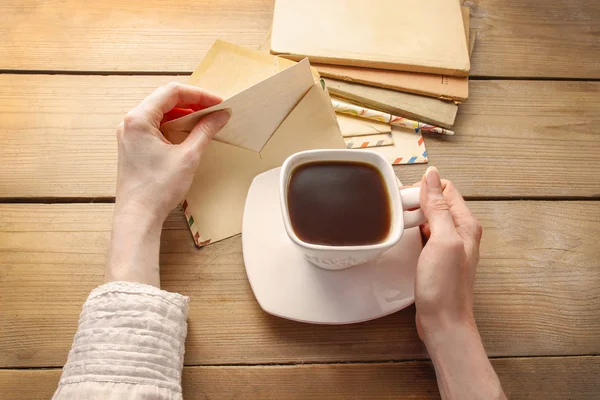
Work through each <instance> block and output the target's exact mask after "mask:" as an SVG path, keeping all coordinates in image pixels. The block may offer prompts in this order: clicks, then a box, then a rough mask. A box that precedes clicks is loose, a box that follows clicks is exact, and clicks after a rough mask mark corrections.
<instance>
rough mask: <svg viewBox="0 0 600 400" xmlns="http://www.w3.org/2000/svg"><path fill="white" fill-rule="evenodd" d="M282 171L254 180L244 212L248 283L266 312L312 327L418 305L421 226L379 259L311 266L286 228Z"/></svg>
mask: <svg viewBox="0 0 600 400" xmlns="http://www.w3.org/2000/svg"><path fill="white" fill-rule="evenodd" d="M279 170H280V168H275V169H272V170H270V171H267V172H264V173H262V174H260V175H258V176H257V177H256V178H254V181H253V182H252V185H251V187H250V190H249V191H248V197H247V199H246V207H245V209H244V219H243V226H242V247H243V253H244V263H245V264H246V273H247V274H248V280H249V281H250V285H251V286H252V290H253V291H254V295H255V296H256V300H258V303H259V304H260V306H261V307H262V309H263V310H265V311H266V312H268V313H269V314H273V315H276V316H278V317H282V318H287V319H291V320H295V321H300V322H308V323H313V324H350V323H354V322H362V321H367V320H371V319H375V318H379V317H383V316H385V315H388V314H391V313H393V312H396V311H398V310H401V309H403V308H405V307H407V306H409V305H411V304H412V303H413V302H414V282H415V270H416V266H417V260H418V258H419V254H420V252H421V249H422V242H421V234H420V232H419V228H412V229H407V230H406V231H405V232H404V235H403V237H402V239H401V240H400V242H399V243H398V244H397V245H396V246H394V247H392V248H391V249H390V250H388V251H386V252H385V253H384V254H383V255H382V256H381V257H379V258H378V259H377V260H374V261H371V262H369V263H367V264H363V265H359V266H355V267H351V268H348V269H344V270H341V271H328V270H324V269H322V268H319V267H317V266H315V265H313V264H311V263H310V262H308V261H307V260H306V259H305V258H304V256H303V255H302V253H301V252H300V250H298V249H297V248H296V247H295V246H294V244H293V243H292V241H291V240H290V239H289V237H288V236H287V234H286V232H285V228H284V227H283V220H282V218H281V210H280V205H279V204H280V203H279Z"/></svg>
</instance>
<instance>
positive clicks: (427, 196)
mask: <svg viewBox="0 0 600 400" xmlns="http://www.w3.org/2000/svg"><path fill="white" fill-rule="evenodd" d="M420 203H421V210H423V213H424V214H425V217H426V218H427V222H428V223H429V228H430V230H431V234H432V235H436V234H439V235H448V234H451V233H454V234H456V228H455V226H454V221H453V220H452V214H451V213H450V206H448V203H447V202H446V199H445V198H444V194H443V192H442V181H441V179H440V175H439V173H438V171H437V169H436V168H435V167H429V168H427V171H426V172H425V175H424V176H423V179H422V181H421V197H420Z"/></svg>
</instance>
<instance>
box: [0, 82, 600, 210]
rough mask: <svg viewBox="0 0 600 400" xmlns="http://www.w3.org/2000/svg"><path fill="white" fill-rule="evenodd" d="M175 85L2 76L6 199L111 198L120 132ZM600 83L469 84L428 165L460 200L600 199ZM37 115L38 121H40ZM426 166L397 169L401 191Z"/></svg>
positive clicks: (431, 146)
mask: <svg viewBox="0 0 600 400" xmlns="http://www.w3.org/2000/svg"><path fill="white" fill-rule="evenodd" d="M186 79H187V77H185V76H179V77H170V76H131V77H126V76H62V75H59V76H56V75H54V76H52V75H0V165H2V169H0V197H5V198H6V197H105V196H113V195H114V187H115V173H116V160H117V159H116V157H117V155H116V141H115V134H114V129H115V127H116V126H117V124H118V123H119V122H120V120H121V119H122V117H123V115H124V114H125V113H126V112H127V111H128V110H129V109H131V108H132V107H134V106H135V105H136V104H137V103H138V102H139V101H140V100H141V99H142V98H143V97H145V96H146V95H147V94H148V93H150V92H151V91H152V90H153V88H155V87H156V86H158V85H161V84H164V83H166V82H168V81H171V80H180V81H185V80H186ZM598 109H600V82H530V81H526V82H524V81H473V82H472V84H471V99H470V100H469V101H468V102H467V103H466V104H464V105H462V106H461V107H460V110H459V114H458V117H457V119H456V124H455V126H454V130H455V131H456V135H455V136H453V137H449V136H439V135H434V134H430V135H426V136H425V143H426V145H427V150H428V152H429V159H430V163H431V165H436V166H437V167H439V169H440V171H441V173H442V174H443V175H444V176H445V177H447V178H449V179H452V180H453V181H454V182H455V183H456V185H457V186H458V187H459V189H460V190H461V191H462V193H463V194H464V195H467V196H470V197H475V196H506V197H522V196H565V197H566V196H584V197H592V196H599V195H600V190H599V189H598V188H599V187H600V132H599V131H598V126H600V113H598ZM31 113H35V115H34V116H32V115H31ZM426 167H427V166H426V165H419V166H417V165H413V166H401V167H397V168H396V171H397V173H398V175H399V176H400V178H401V179H402V180H403V181H404V182H405V183H412V182H415V181H417V180H419V179H420V177H421V175H422V174H423V172H424V171H425V168H426Z"/></svg>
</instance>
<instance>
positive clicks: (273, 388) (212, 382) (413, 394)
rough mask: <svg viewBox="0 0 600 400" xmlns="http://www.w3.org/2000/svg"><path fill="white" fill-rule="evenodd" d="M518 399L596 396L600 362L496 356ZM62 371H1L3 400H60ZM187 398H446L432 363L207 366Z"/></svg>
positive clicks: (186, 372) (193, 379) (188, 387)
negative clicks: (56, 397) (441, 395)
mask: <svg viewBox="0 0 600 400" xmlns="http://www.w3.org/2000/svg"><path fill="white" fill-rule="evenodd" d="M492 365H493V367H494V369H495V370H496V372H497V373H498V376H499V378H500V381H501V382H502V386H503V389H504V391H505V393H506V395H507V397H508V398H509V399H511V400H520V399H523V400H525V399H536V400H537V399H544V400H554V399H556V400H564V399H571V400H579V399H590V400H591V399H596V398H597V397H596V396H597V394H598V393H599V392H600V380H598V379H597V377H598V375H599V374H600V357H598V356H596V357H589V356H588V357H543V358H510V359H494V360H492ZM59 377H60V370H58V369H50V370H10V369H8V370H0V397H1V398H3V399H20V400H42V399H44V400H45V399H49V398H50V397H51V396H52V393H53V392H54V390H56V386H57V384H58V379H59ZM182 386H183V398H184V399H186V400H194V399H198V400H200V399H202V400H210V399H215V400H216V399H218V400H229V399H232V400H233V399H235V400H243V399H274V400H275V399H277V400H278V399H290V400H294V399H308V398H310V399H316V400H318V399H349V398H351V399H374V398H376V399H381V400H384V399H390V400H391V399H423V400H425V399H427V400H429V399H439V393H438V390H437V385H436V382H435V373H434V370H433V366H432V365H431V363H429V362H427V361H408V362H401V363H373V364H330V365H314V364H313V365H289V366H214V367H212V366H199V367H184V369H183V379H182Z"/></svg>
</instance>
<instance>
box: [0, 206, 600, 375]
mask: <svg viewBox="0 0 600 400" xmlns="http://www.w3.org/2000/svg"><path fill="white" fill-rule="evenodd" d="M469 207H470V208H471V209H472V210H473V212H474V213H475V215H477V216H478V217H479V218H480V220H481V223H482V225H483V228H484V236H483V242H482V249H481V256H482V258H481V262H480V265H479V268H478V272H477V282H476V287H475V313H476V318H477V322H478V325H479V328H480V331H481V335H482V337H483V342H484V345H485V346H486V349H487V351H488V353H489V354H490V355H492V356H503V357H506V356H526V355H529V356H531V355H574V354H598V353H600V338H599V337H598V332H599V331H600V318H599V317H598V309H600V247H598V245H597V238H598V237H599V236H600V207H599V203H598V202H596V201H583V202H574V201H569V202H527V201H521V202H520V201H493V202H488V201H474V202H469ZM112 208H113V205H112V204H46V205H44V204H19V205H17V204H15V205H11V204H2V205H0V309H1V310H2V313H0V337H1V338H2V340H1V341H0V367H3V368H8V367H33V366H37V367H56V366H61V365H63V363H64V362H65V360H66V356H67V352H68V350H69V348H70V345H71V342H72V339H73V335H74V334H75V331H76V328H77V320H78V315H79V311H80V309H81V305H82V304H83V302H84V301H85V299H86V297H87V295H88V294H89V291H90V290H91V289H93V288H94V287H95V286H97V285H99V284H101V283H102V281H103V272H104V263H105V252H106V248H107V243H108V239H109V235H110V232H109V229H110V220H111V213H112ZM161 265H162V270H161V275H162V284H163V288H164V289H166V290H169V291H176V292H179V293H182V294H185V295H188V296H190V297H191V299H192V300H191V303H190V314H189V321H188V324H189V332H188V339H187V344H186V353H185V356H186V360H185V362H186V364H188V365H189V364H193V365H197V364H264V363H298V362H302V363H304V362H351V361H388V360H402V359H419V358H424V357H426V356H427V355H426V351H425V348H424V346H423V345H422V344H421V342H420V340H419V339H418V336H417V333H416V330H415V326H414V312H415V311H414V307H409V308H408V309H405V310H403V311H401V312H398V313H396V314H393V315H391V316H388V317H385V318H381V319H378V320H375V321H371V322H367V323H362V324H356V325H347V326H316V325H308V324H300V323H297V322H292V321H288V320H284V319H280V318H276V317H273V316H270V315H268V314H266V313H264V312H263V311H262V310H261V309H260V308H259V306H258V304H257V303H256V301H255V299H254V296H253V294H252V292H251V289H250V286H249V284H248V280H247V278H246V274H245V271H244V265H243V260H242V252H241V240H240V237H239V236H238V237H235V238H232V239H229V240H225V241H223V242H219V243H216V244H214V245H210V246H208V247H206V248H203V249H197V248H196V247H195V246H194V244H193V242H192V239H191V237H190V233H189V230H188V228H187V225H186V222H185V219H184V216H183V214H182V212H181V211H179V210H178V211H175V212H173V213H172V214H171V215H170V217H169V219H168V220H167V222H166V224H165V227H164V230H163V237H162V252H161Z"/></svg>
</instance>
